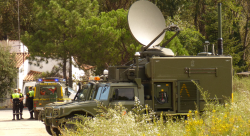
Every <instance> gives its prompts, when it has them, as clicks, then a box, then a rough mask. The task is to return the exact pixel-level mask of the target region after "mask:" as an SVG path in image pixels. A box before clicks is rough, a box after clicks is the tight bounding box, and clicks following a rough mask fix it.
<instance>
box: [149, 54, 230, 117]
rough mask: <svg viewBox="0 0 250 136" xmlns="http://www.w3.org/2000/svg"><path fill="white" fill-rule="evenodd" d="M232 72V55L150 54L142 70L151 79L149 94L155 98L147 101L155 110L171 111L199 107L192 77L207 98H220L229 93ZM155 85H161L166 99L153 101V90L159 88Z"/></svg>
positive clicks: (202, 106)
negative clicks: (173, 55) (205, 93)
mask: <svg viewBox="0 0 250 136" xmlns="http://www.w3.org/2000/svg"><path fill="white" fill-rule="evenodd" d="M232 73H233V71H232V57H227V56H219V57H213V56H211V57H152V58H150V61H149V62H148V63H147V64H146V65H145V74H146V76H147V77H148V78H150V79H151V80H150V84H151V86H150V87H151V95H152V98H155V99H152V104H151V102H150V101H149V104H150V105H152V106H153V109H155V111H169V112H172V113H182V112H188V110H196V106H197V108H198V109H199V110H202V109H203V108H204V103H205V102H204V99H203V97H202V96H201V93H200V91H199V90H198V89H197V87H196V85H195V84H194V83H193V82H192V81H195V82H196V83H197V84H198V85H199V86H200V87H201V88H203V91H208V92H209V94H210V97H209V98H208V99H210V100H214V99H215V98H218V100H219V101H220V102H224V100H225V98H230V97H231V95H232V76H233V75H232ZM157 85H158V86H161V88H162V87H163V86H164V87H163V88H162V89H163V90H164V91H165V90H166V91H167V94H168V103H164V104H159V102H157V99H156V98H157V97H158V96H157V93H158V92H161V88H158V87H157ZM157 89H158V90H157ZM159 89H160V90H159ZM169 89H170V90H171V91H170V90H169ZM163 105H164V106H163Z"/></svg>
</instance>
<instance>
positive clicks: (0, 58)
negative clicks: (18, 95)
mask: <svg viewBox="0 0 250 136" xmlns="http://www.w3.org/2000/svg"><path fill="white" fill-rule="evenodd" d="M9 52H10V48H9V47H8V46H6V45H2V44H0V98H5V97H6V94H7V93H13V90H11V89H13V88H14V87H15V85H16V82H15V79H16V78H17V72H18V69H17V68H16V61H14V60H16V57H15V54H14V53H12V54H11V53H9Z"/></svg>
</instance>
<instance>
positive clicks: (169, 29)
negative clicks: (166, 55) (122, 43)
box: [142, 25, 180, 51]
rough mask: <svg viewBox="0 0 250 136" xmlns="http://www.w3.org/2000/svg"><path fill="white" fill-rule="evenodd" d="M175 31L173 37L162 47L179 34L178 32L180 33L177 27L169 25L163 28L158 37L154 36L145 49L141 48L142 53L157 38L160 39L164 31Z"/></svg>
mask: <svg viewBox="0 0 250 136" xmlns="http://www.w3.org/2000/svg"><path fill="white" fill-rule="evenodd" d="M167 30H168V31H176V34H175V35H173V36H172V37H171V38H170V39H169V40H168V41H167V42H166V43H164V45H165V44H168V43H169V42H170V41H171V40H172V39H173V38H174V37H175V36H177V35H178V34H179V32H180V29H179V27H178V26H177V25H170V26H168V27H167V28H165V29H163V30H162V32H161V33H160V34H159V35H158V36H156V37H155V38H154V39H153V40H152V41H151V42H150V43H149V44H148V45H147V46H146V47H143V48H142V51H145V50H147V49H148V48H149V46H151V45H152V44H153V43H154V42H155V41H156V40H157V39H158V38H160V37H161V35H162V34H164V32H165V31H167Z"/></svg>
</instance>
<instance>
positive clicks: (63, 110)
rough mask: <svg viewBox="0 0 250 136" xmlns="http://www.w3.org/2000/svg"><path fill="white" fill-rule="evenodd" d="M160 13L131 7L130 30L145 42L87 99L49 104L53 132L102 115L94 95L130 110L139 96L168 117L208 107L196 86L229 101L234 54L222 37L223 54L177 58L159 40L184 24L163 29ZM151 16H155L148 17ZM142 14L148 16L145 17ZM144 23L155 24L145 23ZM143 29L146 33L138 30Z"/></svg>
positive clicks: (91, 88)
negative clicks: (80, 118) (81, 118)
mask: <svg viewBox="0 0 250 136" xmlns="http://www.w3.org/2000/svg"><path fill="white" fill-rule="evenodd" d="M148 9H150V10H148ZM158 12H159V11H158V8H157V7H156V6H155V5H154V4H152V3H151V2H149V1H137V2H135V3H134V4H133V5H132V6H131V8H130V10H129V15H128V22H129V26H130V31H131V32H132V34H133V36H134V37H135V38H136V40H138V42H140V43H141V44H143V45H145V46H144V47H142V50H141V52H136V53H135V58H134V59H133V60H131V62H129V63H127V64H126V65H122V66H110V67H109V68H108V76H107V79H108V80H107V82H99V83H96V84H90V85H88V87H84V88H85V91H86V92H89V93H87V95H86V96H87V97H86V99H85V100H84V101H74V102H70V103H62V104H59V103H51V104H48V105H46V106H45V108H44V111H43V115H42V119H41V120H42V121H44V124H45V126H46V130H47V132H48V133H49V134H52V132H56V133H57V134H59V133H60V129H61V126H64V125H65V123H66V124H67V120H68V119H70V118H72V117H73V116H75V115H76V114H81V115H87V116H92V117H94V116H95V115H96V114H97V112H96V111H95V110H94V108H96V107H97V103H96V102H95V101H94V99H96V100H98V101H100V102H102V103H103V104H104V105H106V106H107V105H111V106H112V105H115V104H118V102H120V103H121V104H122V105H123V106H125V107H126V108H127V109H128V111H129V110H131V109H132V108H133V106H134V102H135V97H137V98H139V100H140V104H141V105H148V106H150V107H151V108H152V109H153V110H154V111H155V112H156V114H159V113H161V112H165V113H167V114H169V115H180V114H182V115H183V114H187V113H188V111H189V110H199V111H201V110H203V108H204V105H205V100H204V99H203V97H202V95H201V92H200V90H199V89H198V87H197V85H198V86H200V87H202V88H203V90H204V91H208V93H209V94H210V96H209V98H207V99H208V100H212V101H213V100H218V101H219V102H220V103H224V100H225V99H227V98H231V95H232V76H233V74H232V73H233V70H232V57H231V56H226V55H223V47H222V38H221V35H220V36H219V40H218V43H219V44H218V54H216V53H215V52H214V49H212V53H210V52H208V50H205V51H204V52H201V53H199V54H197V56H175V55H174V53H173V51H172V50H171V49H168V48H164V47H160V46H158V44H159V43H160V42H161V40H159V39H163V38H164V36H163V38H162V35H163V34H164V32H165V31H166V30H168V31H176V35H177V34H178V33H179V28H178V27H177V26H175V25H170V26H168V27H167V28H164V29H162V28H160V29H158V27H159V26H161V25H162V24H163V25H165V21H164V19H163V23H160V24H158V22H161V21H162V19H158V17H159V16H160V15H154V13H156V14H157V13H158ZM134 14H136V15H134ZM150 15H153V16H152V17H149V16H150ZM143 16H146V17H147V18H143ZM141 17H142V18H143V19H141V20H140V18H141ZM148 18H149V19H148ZM138 19H139V20H138ZM220 22H221V21H220ZM145 23H148V24H150V25H146V26H144V24H145ZM154 23H156V24H157V25H156V28H155V27H154V28H150V27H151V25H152V24H154ZM138 24H139V25H140V27H138ZM136 26H137V27H136ZM141 28H143V30H145V31H143V30H138V29H141ZM220 28H221V27H220ZM147 30H149V31H150V32H147ZM155 30H158V31H156V32H155ZM220 31H221V29H220ZM176 35H174V36H173V37H172V38H170V40H171V39H173V38H174V37H175V36H176ZM158 40H159V41H158ZM170 40H169V41H170ZM145 41H146V43H145ZM169 41H167V42H169ZM77 97H78V96H77Z"/></svg>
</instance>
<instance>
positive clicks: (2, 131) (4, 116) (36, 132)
mask: <svg viewBox="0 0 250 136" xmlns="http://www.w3.org/2000/svg"><path fill="white" fill-rule="evenodd" d="M29 117H30V115H29V111H28V109H27V108H25V109H24V111H23V118H24V119H22V120H15V121H12V118H13V112H12V110H10V109H8V110H0V136H50V135H49V134H48V133H47V131H46V129H45V126H44V124H43V122H41V121H38V120H28V118H29Z"/></svg>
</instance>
